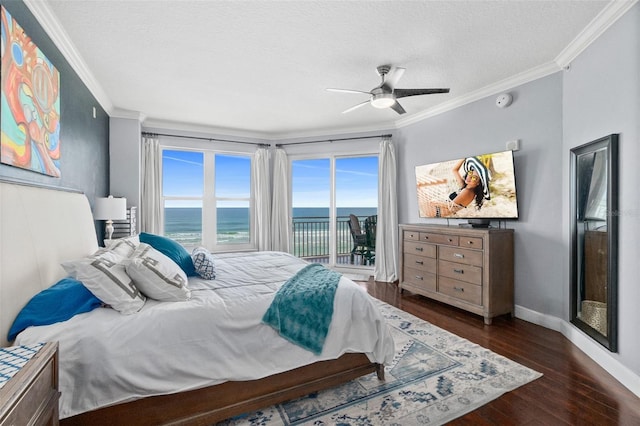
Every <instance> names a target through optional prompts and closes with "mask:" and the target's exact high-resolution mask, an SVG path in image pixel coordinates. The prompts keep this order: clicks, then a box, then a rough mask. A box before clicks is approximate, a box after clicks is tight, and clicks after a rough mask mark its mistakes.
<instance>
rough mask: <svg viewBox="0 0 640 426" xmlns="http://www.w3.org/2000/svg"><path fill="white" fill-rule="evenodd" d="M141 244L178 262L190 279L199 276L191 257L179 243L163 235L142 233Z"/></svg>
mask: <svg viewBox="0 0 640 426" xmlns="http://www.w3.org/2000/svg"><path fill="white" fill-rule="evenodd" d="M140 242H141V243H146V244H149V245H150V246H151V247H153V248H154V249H156V250H158V251H159V252H160V253H162V254H164V255H165V256H167V257H168V258H169V259H171V260H173V261H174V262H176V263H177V264H178V266H179V267H180V268H181V269H182V270H183V271H184V273H185V274H187V276H188V277H195V276H197V275H198V273H197V272H196V269H195V267H194V266H193V260H192V259H191V255H190V254H189V252H188V251H187V250H186V249H185V248H184V247H182V246H181V245H180V243H178V242H177V241H175V240H172V239H171V238H167V237H163V236H161V235H155V234H147V233H146V232H142V233H141V234H140Z"/></svg>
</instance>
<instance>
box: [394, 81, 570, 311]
mask: <svg viewBox="0 0 640 426" xmlns="http://www.w3.org/2000/svg"><path fill="white" fill-rule="evenodd" d="M509 92H510V93H511V94H512V95H513V97H514V100H513V103H512V104H511V105H510V106H509V107H507V108H498V107H496V105H495V98H496V97H495V96H490V97H488V98H485V99H481V100H479V101H476V102H473V103H471V104H468V105H465V106H463V107H461V108H458V109H456V110H453V111H450V112H447V113H444V114H441V115H438V116H436V117H433V118H430V119H428V120H425V121H422V122H419V123H415V124H413V125H410V126H407V127H404V128H402V129H400V130H399V131H397V133H396V136H395V137H394V141H395V142H396V144H397V146H398V162H399V167H398V171H399V176H398V206H399V212H398V218H399V221H400V222H401V223H442V224H446V223H447V222H446V220H445V219H419V217H418V204H417V197H416V182H415V167H416V166H419V165H422V164H428V163H433V162H436V161H441V160H452V159H455V158H460V157H464V156H469V155H476V154H483V153H490V152H496V151H504V150H505V149H506V142H507V141H509V140H513V139H519V140H520V150H519V151H516V152H515V153H514V159H515V166H514V167H515V173H516V190H517V196H518V211H519V219H518V220H517V221H507V222H503V223H502V224H503V225H505V224H506V226H507V227H509V228H513V229H514V230H515V274H516V275H515V302H516V304H517V305H520V306H523V307H526V308H529V309H532V310H535V311H537V312H541V313H544V314H548V315H552V316H556V317H563V315H564V311H565V310H564V307H565V303H564V293H563V290H564V288H565V287H566V282H565V281H564V280H563V277H564V269H565V268H566V264H567V259H566V254H565V251H564V247H565V243H564V241H563V238H562V222H561V220H559V218H560V216H561V215H562V204H563V201H562V200H563V195H562V191H561V182H562V167H563V157H562V74H561V73H556V74H553V75H551V76H548V77H546V78H542V79H539V80H536V81H533V82H531V83H528V84H525V85H522V86H520V87H516V88H514V89H512V90H510V91H509ZM461 222H466V221H460V220H457V221H456V220H450V223H451V224H457V223H461ZM494 225H498V223H497V222H494Z"/></svg>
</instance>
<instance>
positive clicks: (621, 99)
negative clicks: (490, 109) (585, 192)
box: [561, 4, 640, 374]
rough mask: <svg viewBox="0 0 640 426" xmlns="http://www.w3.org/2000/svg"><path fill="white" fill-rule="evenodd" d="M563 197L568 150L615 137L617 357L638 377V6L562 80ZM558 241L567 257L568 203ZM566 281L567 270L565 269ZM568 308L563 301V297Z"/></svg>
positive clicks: (609, 31) (639, 123)
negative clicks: (617, 185)
mask: <svg viewBox="0 0 640 426" xmlns="http://www.w3.org/2000/svg"><path fill="white" fill-rule="evenodd" d="M562 113H563V116H564V140H563V166H564V178H563V182H564V183H565V185H564V186H563V193H565V194H567V193H568V182H569V177H568V176H569V172H568V165H569V150H570V149H571V148H573V147H576V146H579V145H582V144H584V143H587V142H590V141H592V140H595V139H598V138H600V137H603V136H606V135H609V134H611V133H619V134H620V142H619V143H620V158H619V170H618V176H619V181H620V189H619V191H620V192H619V212H620V216H619V226H620V229H619V244H618V250H619V264H618V286H619V295H618V300H619V309H618V314H619V341H618V343H619V353H618V354H614V355H613V356H614V357H615V358H617V359H618V360H619V361H620V362H621V363H622V364H624V365H625V366H627V367H628V368H629V369H631V370H632V371H633V372H635V373H636V374H640V356H639V355H638V354H640V339H639V338H638V336H639V334H638V330H640V314H639V312H640V310H639V309H638V303H639V302H640V284H639V283H638V279H637V277H638V259H640V239H639V237H638V236H639V235H640V198H639V197H638V194H637V193H636V192H637V191H636V188H637V184H638V182H639V181H640V169H639V168H638V159H640V143H639V137H640V4H637V5H635V6H634V7H633V8H632V9H631V10H630V11H629V12H627V13H626V14H625V15H624V16H623V17H622V18H621V19H620V20H619V21H618V22H616V23H615V25H614V26H613V27H611V28H610V29H609V30H608V31H606V32H605V33H604V34H603V35H602V36H600V37H599V38H598V39H597V40H596V41H595V42H594V43H593V44H592V45H591V46H589V47H588V48H587V49H586V50H585V51H584V52H583V53H582V54H581V55H580V56H578V58H576V59H575V60H574V61H573V62H572V64H571V68H570V71H569V72H566V73H565V74H564V103H563V111H562ZM561 217H562V218H563V219H564V224H563V237H564V238H563V240H564V241H565V252H566V253H568V251H569V247H568V241H569V224H568V218H569V203H568V200H566V199H564V200H563V212H562V216H561ZM565 272H566V273H565V279H566V280H568V279H569V278H568V277H569V275H568V269H565ZM565 300H566V302H565V306H566V307H567V308H568V306H569V303H568V296H566V295H565Z"/></svg>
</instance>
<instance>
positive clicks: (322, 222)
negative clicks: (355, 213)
mask: <svg viewBox="0 0 640 426" xmlns="http://www.w3.org/2000/svg"><path fill="white" fill-rule="evenodd" d="M358 219H359V220H360V223H361V227H362V228H363V229H364V223H363V222H364V219H365V218H364V217H362V218H358ZM336 245H337V252H336V257H337V262H338V263H350V262H351V259H350V257H351V256H350V255H351V249H352V248H353V239H352V237H351V231H350V230H349V216H338V217H337V218H336ZM329 248H330V247H329V218H328V217H295V218H293V254H294V255H295V256H297V257H301V258H303V259H307V260H312V261H314V262H318V263H328V261H329ZM357 258H358V256H356V259H354V262H355V263H357V264H360V262H361V261H362V260H361V259H357Z"/></svg>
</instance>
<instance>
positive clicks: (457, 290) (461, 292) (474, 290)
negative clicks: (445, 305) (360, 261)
mask: <svg viewBox="0 0 640 426" xmlns="http://www.w3.org/2000/svg"><path fill="white" fill-rule="evenodd" d="M438 291H439V292H440V293H442V294H446V295H447V296H451V297H455V298H456V299H460V300H464V301H465V302H469V303H473V304H474V305H482V286H480V285H476V284H471V283H466V282H464V281H458V280H454V279H451V278H445V277H440V280H439V284H438Z"/></svg>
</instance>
